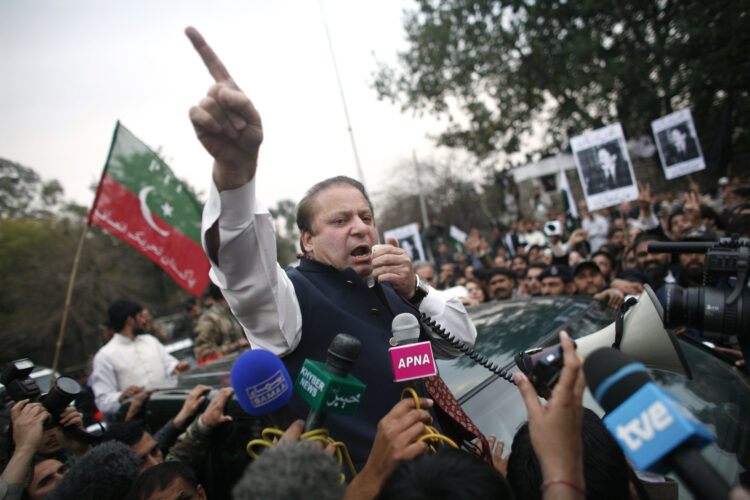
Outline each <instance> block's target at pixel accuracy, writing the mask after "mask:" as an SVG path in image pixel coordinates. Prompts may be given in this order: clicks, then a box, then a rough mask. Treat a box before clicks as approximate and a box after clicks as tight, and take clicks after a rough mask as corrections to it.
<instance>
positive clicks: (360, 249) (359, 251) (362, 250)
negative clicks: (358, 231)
mask: <svg viewBox="0 0 750 500" xmlns="http://www.w3.org/2000/svg"><path fill="white" fill-rule="evenodd" d="M349 255H351V256H352V257H355V258H358V259H361V258H363V257H368V258H369V257H370V246H369V245H357V246H356V247H354V250H352V251H351V253H350V254H349Z"/></svg>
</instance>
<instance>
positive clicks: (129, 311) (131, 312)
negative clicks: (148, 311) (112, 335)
mask: <svg viewBox="0 0 750 500" xmlns="http://www.w3.org/2000/svg"><path fill="white" fill-rule="evenodd" d="M141 311H143V307H141V305H140V304H138V303H137V302H133V301H132V300H118V301H116V302H113V303H112V305H111V306H109V309H107V315H108V316H109V324H110V326H111V327H112V329H113V330H114V331H116V332H119V331H120V330H122V329H123V328H124V327H125V323H127V321H128V318H135V316H136V314H138V313H139V312H141Z"/></svg>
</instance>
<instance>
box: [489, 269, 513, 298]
mask: <svg viewBox="0 0 750 500" xmlns="http://www.w3.org/2000/svg"><path fill="white" fill-rule="evenodd" d="M515 286H516V275H515V274H514V273H513V271H511V270H510V269H508V268H507V267H493V268H492V269H491V270H490V273H489V277H488V278H487V289H488V290H489V292H490V297H491V298H492V300H509V299H512V298H513V289H514V288H515Z"/></svg>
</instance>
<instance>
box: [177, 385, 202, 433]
mask: <svg viewBox="0 0 750 500" xmlns="http://www.w3.org/2000/svg"><path fill="white" fill-rule="evenodd" d="M210 390H211V387H210V386H207V385H203V384H198V385H196V386H195V387H193V389H192V390H191V391H190V393H189V394H188V395H187V397H186V398H185V402H184V403H182V408H180V411H179V412H178V413H177V415H175V417H174V418H173V419H172V423H173V424H174V425H175V427H177V428H178V429H184V428H185V424H186V423H187V421H188V419H190V418H191V417H193V416H194V415H195V414H196V413H198V410H200V408H201V405H202V404H203V402H204V401H206V394H207V393H208V392H209V391H210Z"/></svg>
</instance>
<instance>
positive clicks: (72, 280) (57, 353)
mask: <svg viewBox="0 0 750 500" xmlns="http://www.w3.org/2000/svg"><path fill="white" fill-rule="evenodd" d="M88 230H89V225H88V224H84V225H83V232H82V233H81V239H80V240H79V241H78V248H77V249H76V255H75V257H74V258H73V270H72V271H71V273H70V279H69V280H68V293H67V294H66V295H65V307H64V308H63V316H62V322H61V323H60V333H59V334H58V335H57V345H56V346H55V358H54V361H52V373H51V374H50V387H54V385H55V373H56V372H57V364H58V362H59V361H60V351H61V350H62V342H63V337H64V336H65V323H66V322H67V321H68V310H69V309H70V298H71V297H72V296H73V283H75V280H76V274H77V272H78V261H79V260H80V258H81V250H82V249H83V242H84V241H85V239H86V233H87V232H88Z"/></svg>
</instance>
